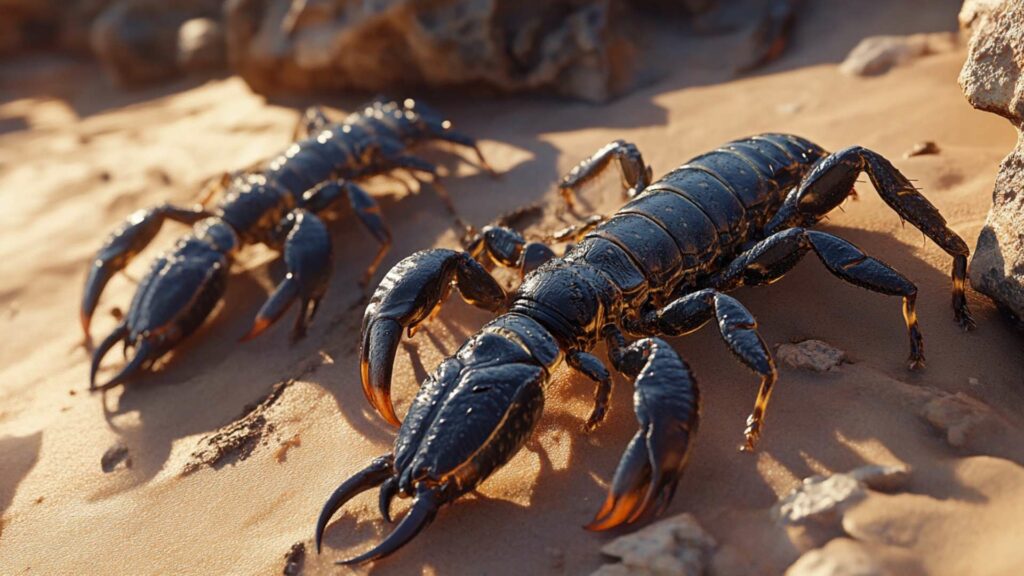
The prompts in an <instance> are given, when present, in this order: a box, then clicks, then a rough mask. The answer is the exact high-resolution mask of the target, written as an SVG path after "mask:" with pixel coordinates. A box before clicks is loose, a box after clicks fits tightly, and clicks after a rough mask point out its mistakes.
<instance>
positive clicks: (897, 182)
mask: <svg viewBox="0 0 1024 576" xmlns="http://www.w3.org/2000/svg"><path fill="white" fill-rule="evenodd" d="M861 172H867V173H868V176H869V177H870V178H871V183H872V184H873V185H874V187H875V189H876V190H877V191H878V194H879V195H880V196H881V197H882V200H884V201H885V203H886V204H888V205H889V206H890V207H891V208H892V209H893V210H895V211H896V213H897V214H899V216H900V218H901V219H903V220H907V221H909V222H910V223H911V224H913V225H914V226H915V227H916V228H917V229H918V230H920V231H921V232H923V233H924V234H925V236H927V237H929V238H931V239H932V241H933V242H935V243H936V244H938V245H939V247H940V248H942V249H943V250H945V251H946V253H947V254H949V255H950V256H952V257H953V269H952V274H951V276H952V279H953V314H954V317H955V318H956V320H957V322H958V323H959V324H960V326H961V327H962V328H963V329H964V330H970V329H972V328H974V327H975V323H974V319H973V318H971V312H970V310H969V309H968V306H967V298H966V295H965V289H966V277H967V257H968V256H969V255H970V249H969V248H968V247H967V243H966V242H964V240H963V238H961V237H960V236H958V235H957V233H956V232H954V231H952V230H951V229H950V228H949V227H948V226H946V219H945V218H943V217H942V214H940V213H939V210H938V209H937V208H936V207H935V206H934V205H933V204H932V203H931V202H929V201H928V199H927V198H925V197H924V196H923V195H922V194H921V193H920V192H919V191H918V190H917V189H916V188H915V187H914V185H913V183H912V182H911V181H910V180H908V179H907V177H906V176H904V175H903V174H901V173H900V171H899V170H897V169H896V167H895V166H893V165H892V163H891V162H889V161H888V160H886V159H885V158H884V157H882V156H881V155H880V154H878V153H877V152H873V151H871V150H868V149H866V148H862V147H860V146H854V147H851V148H847V149H845V150H841V151H839V152H836V153H834V154H832V155H830V156H828V157H826V158H825V159H823V160H822V161H821V162H819V163H818V164H817V165H816V166H815V167H814V169H813V170H811V172H810V173H809V174H808V175H807V176H806V177H805V178H804V180H803V182H802V183H801V184H800V187H799V188H797V189H796V190H794V191H793V192H791V193H790V194H789V196H788V197H787V198H786V201H785V203H784V204H783V206H782V208H781V209H780V210H779V212H778V213H777V214H776V215H775V217H774V218H772V220H771V222H769V223H768V226H767V229H766V232H768V233H772V232H777V231H779V230H782V229H784V228H789V227H791V226H811V225H813V224H815V223H817V222H818V221H819V220H821V219H822V218H824V217H825V215H826V214H827V213H828V212H830V211H831V210H832V209H833V208H835V207H836V206H838V205H839V204H841V203H842V202H843V200H845V199H846V197H847V196H848V195H850V193H851V192H852V190H853V184H854V182H855V181H856V179H857V176H858V175H859V174H860V173H861Z"/></svg>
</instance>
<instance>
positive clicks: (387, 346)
mask: <svg viewBox="0 0 1024 576" xmlns="http://www.w3.org/2000/svg"><path fill="white" fill-rule="evenodd" d="M453 285H454V286H456V287H457V288H458V289H459V292H460V293H461V294H462V298H463V299H464V300H466V302H469V303H470V304H472V305H474V306H477V307H479V308H483V309H485V310H488V311H491V312H497V311H499V310H501V309H502V308H503V307H504V306H505V300H506V296H505V290H504V289H502V287H501V285H499V284H498V282H497V281H496V280H495V279H494V278H493V277H492V276H491V275H490V273H489V272H488V271H487V270H486V269H485V268H484V267H483V266H482V265H481V264H480V263H479V262H477V261H476V260H474V259H473V257H472V256H471V255H470V254H469V253H467V252H457V251H455V250H447V249H441V248H438V249H433V250H422V251H420V252H416V253H414V254H413V255H411V256H409V257H408V258H405V259H404V260H402V261H400V262H399V263H398V264H395V266H394V267H393V268H392V269H391V270H390V271H388V273H387V275H386V276H384V279H383V280H381V282H380V285H379V286H378V287H377V290H376V291H375V292H374V293H373V296H372V297H371V298H370V303H369V304H368V305H367V306H366V312H365V314H364V315H363V326H362V332H361V333H362V344H361V345H360V348H359V365H360V371H361V375H362V382H363V392H364V393H365V394H366V398H367V400H369V401H370V404H371V405H373V407H374V408H375V409H376V410H377V412H379V413H380V415H381V416H382V417H383V418H384V419H385V420H387V421H388V422H390V423H391V424H394V425H395V426H397V425H399V424H400V421H399V420H398V416H396V415H395V409H394V406H393V405H392V404H391V370H392V364H393V363H394V360H395V353H396V352H397V350H398V343H399V341H400V340H401V337H402V331H403V330H406V331H407V332H408V334H409V336H412V335H413V334H414V333H415V331H416V328H417V326H419V325H420V324H421V323H422V322H423V321H425V320H427V319H429V318H430V317H431V316H433V315H434V314H436V313H437V312H438V310H440V307H441V303H442V302H443V301H444V300H445V298H447V297H448V295H449V293H450V292H451V288H452V286H453Z"/></svg>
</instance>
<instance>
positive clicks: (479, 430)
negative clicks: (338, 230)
mask: <svg viewBox="0 0 1024 576" xmlns="http://www.w3.org/2000/svg"><path fill="white" fill-rule="evenodd" d="M615 161H617V162H618V164H619V166H620V167H621V173H622V177H623V181H624V183H625V186H626V187H627V188H628V189H627V196H628V197H629V198H630V201H629V202H628V203H627V204H626V205H625V206H624V207H623V208H621V209H620V210H619V211H618V212H617V213H615V214H614V215H612V216H611V217H609V218H607V219H599V220H595V221H591V223H590V224H589V225H587V226H584V227H583V228H582V229H579V230H577V232H576V233H575V234H573V235H572V237H573V238H574V240H575V244H573V245H572V246H570V247H569V248H568V249H567V250H566V252H565V254H564V255H563V256H562V257H561V258H555V257H554V254H553V252H552V251H551V250H550V249H546V248H545V247H544V246H543V244H541V243H536V242H530V243H527V242H526V241H525V240H524V238H523V237H522V236H521V235H519V234H518V233H517V232H515V231H512V230H510V229H505V228H500V227H491V228H487V229H484V230H483V231H482V233H481V234H479V235H478V236H477V237H476V238H475V239H474V240H473V242H471V243H470V244H469V245H468V248H467V250H466V251H454V250H439V249H435V250H427V251H423V252H419V253H416V254H413V255H412V256H410V257H408V258H406V259H405V260H403V261H401V262H399V263H398V264H397V265H396V266H395V267H394V268H393V269H392V270H391V271H390V272H389V273H388V274H387V276H386V277H385V278H384V280H383V281H382V282H381V284H380V286H379V287H378V288H377V290H376V292H375V294H374V295H373V298H372V300H371V302H370V304H369V306H368V307H367V309H366V313H365V316H364V320H363V340H362V349H361V352H360V354H361V364H362V378H363V389H364V391H365V392H366V396H367V398H368V399H369V401H370V403H371V404H372V405H373V406H374V408H375V409H376V410H377V411H378V412H379V413H380V414H381V415H382V416H383V417H384V418H385V419H386V420H388V421H389V422H392V423H396V424H397V423H398V419H397V417H396V416H395V412H394V409H393V408H392V405H391V399H390V385H391V381H390V380H391V363H392V361H393V360H394V357H395V350H396V347H397V345H398V342H399V339H400V338H401V335H402V331H403V330H407V331H410V332H411V331H412V330H413V329H415V328H416V326H417V325H418V324H419V323H421V322H422V321H424V320H425V319H427V318H428V317H429V316H430V314H431V313H432V312H433V311H435V309H436V308H437V307H438V306H439V305H440V304H441V302H442V300H444V298H445V297H446V296H447V294H448V292H449V289H450V288H451V287H452V286H455V287H456V288H457V289H458V290H459V291H460V292H461V293H462V295H463V297H464V298H465V299H466V300H467V301H469V302H471V303H473V304H476V305H477V306H480V307H481V308H484V309H486V310H490V311H492V312H496V313H497V312H503V313H502V314H501V315H500V316H498V317H497V319H495V320H493V321H492V322H490V323H489V324H487V325H486V326H484V328H483V329H481V330H480V331H479V332H477V333H476V334H475V335H474V336H473V337H472V338H470V339H469V340H468V341H467V342H466V343H465V344H464V345H463V346H462V347H461V348H460V349H459V350H458V351H457V352H456V354H455V355H454V356H452V357H450V358H448V359H447V360H445V361H444V362H443V363H442V364H441V365H440V366H439V367H438V368H437V369H436V370H435V371H434V372H433V373H432V374H431V375H430V376H429V377H428V378H427V379H426V381H425V382H424V383H423V385H422V387H421V388H420V391H419V393H418V394H417V396H416V398H415V399H414V400H413V402H412V405H411V406H410V408H409V410H408V414H407V415H406V417H405V421H404V422H403V423H402V424H401V428H400V429H399V431H398V437H397V439H396V441H395V444H394V449H393V452H392V453H391V454H388V455H385V456H382V457H380V458H378V459H377V460H375V461H374V462H373V463H372V464H371V465H370V466H369V467H368V468H366V469H364V470H362V471H361V472H359V473H358V474H356V475H355V476H353V477H352V478H351V479H349V480H348V481H346V482H345V483H343V484H342V485H341V486H340V487H339V488H338V489H337V491H335V493H334V494H333V496H331V498H330V499H329V500H328V501H327V504H326V505H325V506H324V508H323V511H322V513H321V515H320V519H319V522H318V523H317V528H316V541H317V546H318V549H319V546H320V541H321V538H322V535H323V532H324V529H325V527H326V525H327V523H328V521H329V520H330V518H331V517H332V515H333V514H334V513H335V512H336V511H337V510H338V509H339V508H340V507H341V506H343V505H344V504H345V502H347V501H348V500H349V499H351V498H352V497H353V496H355V495H356V494H358V493H360V492H362V491H365V490H368V489H370V488H372V487H375V486H381V489H380V508H381V513H382V514H383V516H384V518H385V519H389V518H390V514H389V512H388V510H389V504H390V502H391V500H392V498H393V497H394V496H395V495H400V496H403V497H413V498H414V500H413V504H412V507H411V509H410V511H409V512H408V513H407V515H406V516H405V517H404V518H403V519H402V520H401V521H400V522H399V524H398V525H397V527H396V528H395V530H394V531H393V532H392V533H391V534H390V535H389V536H387V537H386V538H385V539H384V540H383V542H381V543H380V544H379V545H378V546H376V547H375V548H373V549H372V550H370V551H368V552H366V553H364V554H361V555H359V556H357V557H355V558H352V559H350V560H346V561H344V563H359V562H365V561H371V560H376V559H379V558H382V557H384V556H387V555H388V554H391V553H393V552H395V551H396V550H397V549H398V548H399V547H401V546H402V545H404V544H405V543H406V542H408V541H409V540H410V539H411V538H413V537H414V536H415V535H416V534H417V533H418V532H419V531H420V530H421V529H422V528H423V527H424V526H426V525H427V524H428V523H430V522H431V520H432V519H433V518H434V516H435V514H436V513H437V511H438V509H439V508H440V507H442V506H443V505H445V504H447V503H450V502H452V501H453V500H455V499H456V498H458V497H459V496H461V495H463V494H465V493H466V492H467V491H469V490H471V489H473V487H475V486H477V485H478V484H480V483H481V482H483V481H484V480H485V479H486V478H487V477H488V476H489V475H490V474H491V473H493V472H494V471H495V470H496V469H498V468H499V467H501V466H502V465H503V464H505V463H506V462H507V461H508V460H509V459H510V458H511V457H512V456H513V455H514V454H515V453H516V451H518V450H519V449H520V447H522V445H523V444H524V442H525V441H526V439H527V438H528V437H529V435H530V433H531V431H532V430H533V428H534V426H535V425H536V423H537V421H538V418H539V416H540V414H541V410H542V407H543V403H544V387H545V384H546V383H547V382H548V379H549V376H550V374H551V373H552V372H553V371H554V370H555V369H557V368H558V367H559V366H560V365H562V364H563V363H565V364H568V365H569V366H570V367H571V368H573V369H575V370H577V371H579V372H582V373H583V374H584V375H585V376H586V377H587V378H589V379H590V380H592V381H594V382H595V383H596V390H597V391H596V395H595V407H594V410H593V412H592V414H591V415H590V418H589V420H588V421H587V428H588V429H592V428H594V427H595V426H596V425H597V424H598V423H600V422H601V420H602V419H603V418H604V416H605V413H606V412H607V404H608V400H609V395H610V390H611V386H612V378H611V375H610V374H609V371H608V369H607V368H606V367H605V365H604V363H603V362H602V361H601V360H599V359H598V358H597V357H595V356H593V355H592V354H591V353H590V352H589V351H590V350H592V349H593V347H594V346H595V344H596V343H597V342H598V341H599V340H604V341H605V342H606V344H607V348H608V356H609V360H610V363H611V366H612V367H613V368H614V369H615V370H616V371H618V372H620V373H621V374H623V375H625V376H626V377H628V378H630V379H632V380H633V383H634V387H635V393H634V396H633V399H634V410H635V413H636V417H637V421H638V423H639V429H638V430H637V432H636V435H635V436H634V437H633V439H632V440H631V441H630V442H629V444H628V446H627V447H626V450H625V453H624V454H623V456H622V458H621V460H620V462H619V465H618V468H617V470H616V471H615V474H614V477H613V478H612V481H611V486H610V489H609V493H608V495H607V498H606V499H605V501H604V504H603V505H602V506H601V508H600V510H599V511H598V512H597V514H596V516H595V517H594V519H593V520H592V521H591V522H590V524H589V525H588V526H587V528H589V529H591V530H607V529H610V528H613V527H616V526H619V525H622V524H627V523H632V522H634V521H636V520H637V519H639V518H641V517H642V516H644V515H645V514H647V513H649V512H653V513H655V514H657V513H660V512H661V511H663V510H664V509H665V508H666V507H667V506H668V504H669V503H670V501H671V500H672V497H673V494H674V492H675V488H676V485H677V483H678V481H679V479H680V476H681V474H682V472H683V469H684V467H685V465H686V461H687V456H688V454H689V453H690V447H691V444H692V442H691V441H692V439H693V437H694V435H695V434H696V433H697V428H698V423H699V420H700V395H699V392H698V389H697V382H696V380H695V379H694V377H693V375H692V374H691V372H690V369H689V367H688V366H687V364H686V362H685V361H683V359H682V358H680V356H679V355H678V353H677V352H676V351H675V350H674V349H673V348H672V347H671V346H670V345H669V344H667V343H666V342H665V341H664V340H662V339H661V337H662V336H679V335H683V334H688V333H690V332H693V331H694V330H697V329H698V328H700V327H701V326H702V325H704V324H705V323H707V322H708V321H710V320H716V321H717V324H718V328H719V330H720V332H721V335H722V338H723V339H724V341H725V343H726V345H727V346H728V347H729V349H730V350H731V351H732V352H733V354H735V356H736V357H737V358H738V359H739V360H740V361H741V362H742V363H743V364H745V365H746V366H747V367H748V368H749V369H751V370H752V371H753V372H754V373H756V374H757V375H758V376H760V379H761V384H760V388H759V390H758V393H757V398H756V400H755V402H754V407H753V411H752V413H751V414H750V416H749V418H748V419H747V423H746V430H745V433H744V435H745V443H744V445H743V448H744V449H745V450H753V449H754V447H755V445H756V444H757V442H758V439H759V438H760V436H761V433H762V429H763V425H764V420H765V414H766V410H767V407H768V401H769V398H770V396H771V393H772V389H773V386H774V384H775V381H776V368H775V363H774V361H773V359H772V356H771V354H770V352H769V351H768V347H767V346H766V345H765V342H764V340H763V339H762V338H761V336H760V335H759V334H758V332H757V322H756V321H755V319H754V317H753V316H752V315H751V314H750V312H749V311H747V309H746V308H745V307H744V306H743V305H742V304H741V303H740V302H739V301H737V300H736V299H735V298H733V297H731V296H729V295H727V294H726V292H728V291H730V290H732V289H734V288H737V287H739V286H743V285H761V284H770V283H772V282H774V281H776V280H778V279H779V278H780V277H781V276H782V275H783V274H785V273H786V272H787V271H789V270H790V269H791V268H792V267H793V266H794V265H796V263H797V261H799V260H800V258H801V257H802V256H804V255H805V254H807V253H809V252H810V253H814V254H815V255H816V256H817V257H818V258H819V259H820V260H821V262H822V263H823V264H824V265H825V267H826V268H827V269H828V270H829V271H830V272H831V273H832V274H833V275H835V276H837V277H839V278H841V279H843V280H845V281H847V282H850V283H852V284H855V285H857V286H861V287H863V288H866V289H868V290H873V291H875V292H880V293H882V294H887V295H893V296H899V297H901V298H902V301H903V312H904V318H905V323H906V327H907V333H908V336H909V341H910V357H909V360H908V363H909V367H910V368H912V369H914V368H919V367H921V366H922V365H923V362H924V349H923V345H922V340H921V334H920V331H919V330H918V325H917V318H916V315H915V311H914V305H915V298H916V294H917V289H916V287H915V286H914V284H913V283H912V282H911V281H910V280H908V279H907V278H905V277H903V276H902V275H901V274H900V273H899V272H897V271H896V270H894V269H892V268H891V267H889V266H888V265H886V264H885V263H883V262H881V261H879V260H877V259H875V258H872V257H870V256H868V255H866V254H864V253H863V252H861V251H860V250H859V249H858V248H857V247H855V246H854V245H853V244H851V243H849V242H847V241H845V240H843V239H840V238H838V237H836V236H834V235H832V234H829V233H826V232H821V231H815V230H810V229H809V227H810V226H812V225H814V224H816V223H817V222H819V221H820V220H821V219H822V218H824V217H825V215H826V214H827V213H828V212H829V211H831V210H832V209H833V208H835V207H837V206H839V204H840V203H841V202H842V201H843V200H844V199H845V198H846V197H848V196H849V195H850V194H851V193H853V184H854V182H855V181H856V179H857V177H858V175H859V174H860V173H861V172H867V174H868V176H869V177H870V179H871V181H872V183H873V184H874V187H875V188H876V189H877V191H878V193H879V194H880V195H881V196H882V198H884V200H885V202H886V203H887V204H889V206H891V207H892V208H893V209H894V210H895V211H896V212H897V213H898V214H899V215H900V216H901V217H902V218H904V219H906V220H908V221H910V222H911V223H912V224H913V225H914V226H916V227H917V228H919V229H920V230H921V231H923V232H924V233H925V234H926V235H927V236H928V237H929V238H931V239H932V240H933V241H935V242H936V243H938V244H939V246H941V247H942V248H943V249H944V250H945V251H946V252H948V253H949V254H950V255H952V256H953V272H952V277H953V309H954V315H955V318H956V319H957V320H958V321H959V322H960V324H961V325H962V326H963V327H964V328H965V329H966V328H969V327H971V326H972V325H973V321H972V320H971V316H970V314H969V312H968V308H967V301H966V299H965V297H964V274H965V271H966V262H967V256H968V248H967V245H966V244H965V243H964V241H963V240H962V239H961V238H960V237H959V236H957V235H956V234H955V233H954V232H953V231H951V230H950V229H949V228H948V227H947V226H946V223H945V220H944V219H943V218H942V216H941V215H940V214H939V212H938V211H937V210H936V208H935V207H934V206H933V205H932V204H931V203H930V202H929V201H928V200H926V199H925V198H924V196H922V195H921V194H920V193H919V192H918V191H917V190H916V189H915V188H914V186H913V185H912V184H911V182H910V181H909V180H907V178H906V177H904V176H903V175H902V174H901V173H900V172H899V171H898V170H897V169H896V168H895V167H894V166H893V165H892V164H891V163H890V162H889V161H887V160H886V159H885V158H883V157H882V156H880V155H879V154H877V153H875V152H873V151H871V150H868V149H865V148H862V147H851V148H846V149H844V150H841V151H839V152H836V153H833V154H829V153H827V152H826V151H825V150H823V149H822V148H821V147H819V146H817V145H815V144H813V143H811V142H809V141H807V140H805V139H803V138H799V137H796V136H791V135H784V134H764V135H761V136H755V137H752V138H747V139H743V140H737V141H734V142H730V143H728V144H726V145H724V146H723V147H721V148H719V149H717V150H714V151H712V152H709V153H707V154H703V155H701V156H698V157H697V158H694V159H693V160H691V161H690V162H688V163H687V164H685V165H683V166H682V167H680V168H678V169H676V170H674V171H672V172H670V173H668V174H667V175H665V176H664V177H663V178H661V179H660V180H658V181H656V182H653V183H652V182H651V169H650V168H649V167H648V166H647V165H646V164H644V161H643V158H642V156H641V154H640V152H639V151H638V149H637V148H636V147H635V146H634V145H632V144H629V143H626V142H622V141H616V142H613V143H611V144H609V145H608V146H606V147H604V148H603V149H601V150H600V151H599V152H597V153H596V154H595V155H594V156H592V157H591V158H589V159H587V160H585V161H584V162H582V163H581V164H580V165H579V166H577V167H576V168H575V169H573V170H572V172H571V173H570V174H569V175H568V176H566V177H565V178H564V179H563V181H562V183H561V189H562V190H563V192H564V194H565V195H566V198H567V199H571V198H572V193H573V191H574V190H575V189H576V188H578V187H579V186H580V185H581V184H583V183H584V182H586V181H588V180H590V179H592V178H593V177H595V175H597V174H598V173H599V172H600V171H601V170H602V169H604V168H605V167H607V166H608V165H610V164H611V163H613V162H615ZM484 255H486V258H487V259H490V260H491V261H493V262H494V263H497V264H502V265H508V266H518V267H519V268H520V269H521V270H523V271H524V272H529V271H530V270H531V269H532V270H533V271H532V272H530V273H529V274H527V275H526V276H525V279H524V280H523V282H522V283H521V285H520V287H519V288H518V290H517V291H516V292H515V293H514V294H513V295H512V296H511V297H510V298H505V296H504V294H503V292H502V288H501V287H500V286H499V285H498V284H497V283H496V282H495V280H494V279H493V278H492V277H491V276H490V274H489V273H488V272H487V271H486V270H485V268H484V267H483V266H482V265H481V264H480V263H479V261H478V260H477V258H478V257H481V256H484ZM545 260H546V261H545ZM627 335H628V336H629V337H634V338H638V339H637V340H635V341H633V342H629V340H627Z"/></svg>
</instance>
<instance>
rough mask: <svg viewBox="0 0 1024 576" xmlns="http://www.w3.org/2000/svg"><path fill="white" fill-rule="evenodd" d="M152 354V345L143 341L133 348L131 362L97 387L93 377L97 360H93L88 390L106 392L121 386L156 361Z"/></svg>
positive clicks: (153, 350)
mask: <svg viewBox="0 0 1024 576" xmlns="http://www.w3.org/2000/svg"><path fill="white" fill-rule="evenodd" d="M101 349H102V347H101ZM154 352H155V347H154V346H153V344H152V343H151V342H149V341H148V340H143V341H142V342H141V343H140V344H139V345H138V346H137V347H136V348H135V354H134V356H132V358H131V360H129V361H128V363H127V364H125V365H124V367H123V368H121V371H120V372H118V373H117V374H116V375H114V377H113V378H111V379H110V380H107V381H106V382H105V383H103V384H100V385H98V386H97V385H96V380H95V375H96V369H97V368H98V367H99V359H97V358H94V359H93V372H92V374H90V380H89V387H90V390H107V389H109V388H113V387H114V386H117V385H118V384H121V383H122V382H124V381H125V380H127V379H128V378H129V377H131V376H133V375H134V374H135V373H136V372H138V371H139V370H141V369H142V367H143V366H145V365H146V364H147V363H150V362H152V361H153V360H156V355H155V354H154Z"/></svg>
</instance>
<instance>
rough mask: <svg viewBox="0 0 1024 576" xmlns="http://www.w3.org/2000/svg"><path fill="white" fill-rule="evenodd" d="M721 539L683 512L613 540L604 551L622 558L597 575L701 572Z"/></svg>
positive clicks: (693, 575)
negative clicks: (718, 539)
mask: <svg viewBox="0 0 1024 576" xmlns="http://www.w3.org/2000/svg"><path fill="white" fill-rule="evenodd" d="M716 547H717V543H716V542H715V539H714V538H712V537H711V535H710V534H708V533H707V532H705V531H704V529H703V528H701V526H700V524H698V523H697V519H696V518H694V517H693V516H692V515H690V514H680V515H678V516H673V517H671V518H666V519H665V520H662V521H660V522H657V523H654V524H651V525H650V526H647V527H646V528H643V529H641V530H638V531H637V532H634V533H632V534H627V535H625V536H621V537H619V538H616V539H615V540H612V541H611V542H609V543H608V544H606V545H605V546H604V547H602V548H601V552H602V553H604V554H606V555H608V556H612V557H615V558H619V559H621V560H622V562H621V563H618V564H608V565H605V566H603V567H602V568H601V569H599V570H597V571H596V572H594V573H593V574H594V575H595V576H618V575H623V576H625V575H629V576H646V575H651V576H655V575H656V576H699V575H701V574H703V573H704V571H705V569H706V568H707V566H708V564H709V563H710V561H711V557H712V556H713V554H714V551H715V548H716Z"/></svg>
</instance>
